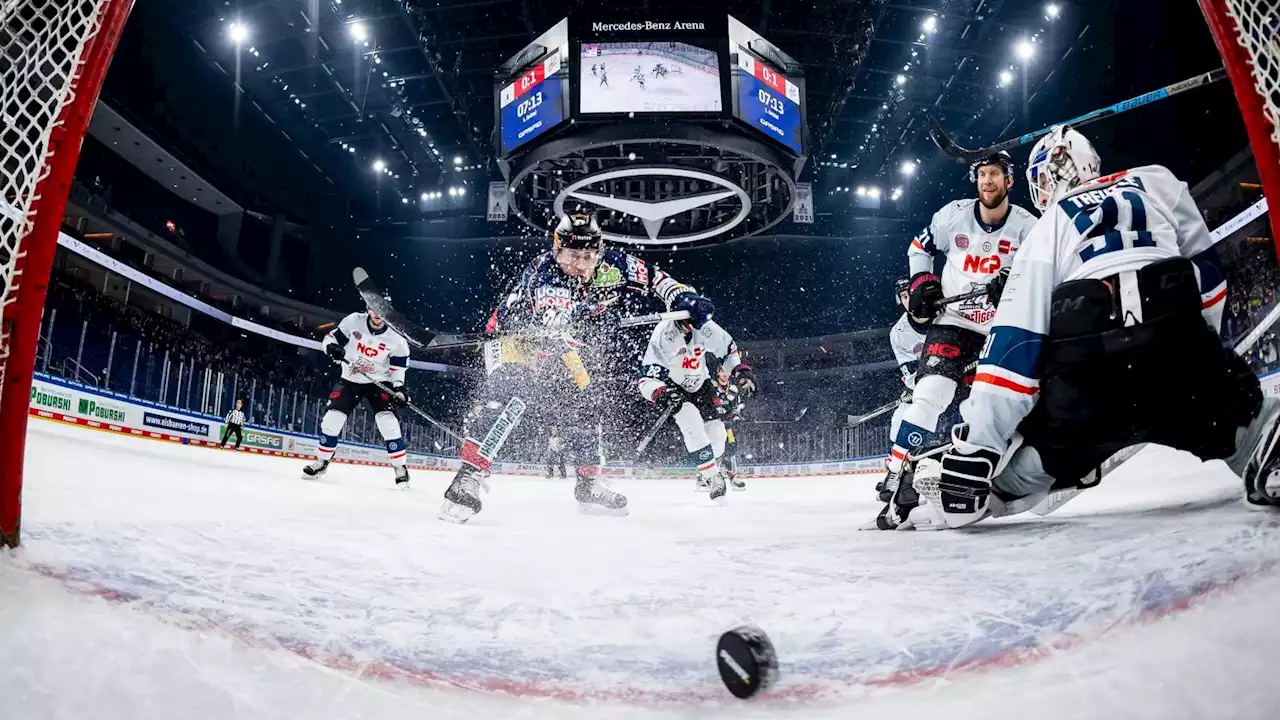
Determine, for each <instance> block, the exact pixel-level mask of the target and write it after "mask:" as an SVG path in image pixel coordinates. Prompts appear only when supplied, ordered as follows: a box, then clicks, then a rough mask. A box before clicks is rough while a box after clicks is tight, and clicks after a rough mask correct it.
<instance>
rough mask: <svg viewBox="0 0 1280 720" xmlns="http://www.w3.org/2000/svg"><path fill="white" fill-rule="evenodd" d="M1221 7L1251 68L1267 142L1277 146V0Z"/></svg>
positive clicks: (1233, 1) (1244, 0)
mask: <svg viewBox="0 0 1280 720" xmlns="http://www.w3.org/2000/svg"><path fill="white" fill-rule="evenodd" d="M1225 4H1226V10H1227V14H1228V15H1230V16H1231V19H1232V20H1234V21H1235V25H1236V34H1237V38H1236V39H1237V41H1238V42H1239V43H1240V46H1241V47H1243V48H1244V50H1245V52H1246V53H1248V55H1249V59H1250V63H1251V64H1252V66H1253V79H1254V83H1255V84H1256V85H1257V88H1258V94H1259V95H1260V96H1261V97H1262V112H1263V115H1265V116H1266V118H1267V121H1268V122H1269V123H1270V126H1271V127H1270V130H1271V142H1272V143H1274V144H1275V145H1276V146H1277V147H1280V0H1226V3H1225Z"/></svg>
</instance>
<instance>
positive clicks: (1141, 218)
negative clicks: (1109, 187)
mask: <svg viewBox="0 0 1280 720" xmlns="http://www.w3.org/2000/svg"><path fill="white" fill-rule="evenodd" d="M1120 197H1121V198H1123V199H1124V201H1125V204H1126V205H1127V206H1128V208H1129V213H1128V214H1129V217H1128V221H1127V222H1124V221H1122V219H1121V217H1120V203H1119V202H1118V201H1117V200H1116V196H1115V195H1108V196H1107V198H1106V199H1105V200H1103V201H1102V204H1100V205H1099V206H1098V207H1097V208H1096V209H1093V210H1082V211H1081V212H1079V213H1077V214H1076V216H1075V217H1074V218H1072V222H1073V223H1075V226H1076V230H1078V231H1079V232H1080V234H1081V235H1083V236H1084V237H1085V239H1086V240H1091V241H1092V242H1090V243H1089V244H1087V245H1085V246H1084V247H1083V248H1081V250H1080V252H1079V255H1080V259H1081V260H1082V261H1084V262H1089V261H1090V260H1092V259H1094V258H1096V257H1098V256H1099V255H1104V254H1106V253H1109V252H1114V251H1116V250H1124V249H1126V248H1140V247H1155V245H1156V241H1155V239H1154V238H1153V237H1152V236H1151V232H1150V231H1149V230H1147V206H1146V205H1145V204H1144V203H1143V202H1142V196H1141V195H1139V194H1138V193H1136V192H1133V191H1132V190H1125V191H1124V192H1122V193H1120Z"/></svg>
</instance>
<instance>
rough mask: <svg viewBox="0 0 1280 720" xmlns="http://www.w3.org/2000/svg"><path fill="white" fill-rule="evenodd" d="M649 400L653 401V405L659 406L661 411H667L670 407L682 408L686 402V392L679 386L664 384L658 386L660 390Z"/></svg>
mask: <svg viewBox="0 0 1280 720" xmlns="http://www.w3.org/2000/svg"><path fill="white" fill-rule="evenodd" d="M649 400H650V401H652V402H653V406H654V407H656V408H658V410H659V411H661V412H666V411H667V410H668V409H670V408H675V409H676V410H678V409H680V406H681V405H683V404H684V403H685V396H684V392H682V391H681V390H680V389H679V388H675V387H672V386H670V385H663V386H662V387H660V388H658V391H657V392H655V393H654V394H653V397H651V398H649ZM673 412H674V410H673Z"/></svg>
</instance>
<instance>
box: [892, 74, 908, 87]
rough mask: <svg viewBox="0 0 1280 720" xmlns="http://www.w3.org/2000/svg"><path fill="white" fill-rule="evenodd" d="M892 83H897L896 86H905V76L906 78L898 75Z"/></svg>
mask: <svg viewBox="0 0 1280 720" xmlns="http://www.w3.org/2000/svg"><path fill="white" fill-rule="evenodd" d="M893 81H894V82H895V83H897V84H898V85H906V84H907V76H906V75H899V76H898V77H896V78H894V79H893Z"/></svg>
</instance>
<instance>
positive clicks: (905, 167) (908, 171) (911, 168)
mask: <svg viewBox="0 0 1280 720" xmlns="http://www.w3.org/2000/svg"><path fill="white" fill-rule="evenodd" d="M902 174H903V175H906V176H907V177H911V176H912V175H915V174H916V164H915V163H913V162H911V161H910V160H903V161H902Z"/></svg>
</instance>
